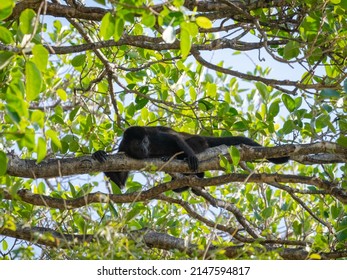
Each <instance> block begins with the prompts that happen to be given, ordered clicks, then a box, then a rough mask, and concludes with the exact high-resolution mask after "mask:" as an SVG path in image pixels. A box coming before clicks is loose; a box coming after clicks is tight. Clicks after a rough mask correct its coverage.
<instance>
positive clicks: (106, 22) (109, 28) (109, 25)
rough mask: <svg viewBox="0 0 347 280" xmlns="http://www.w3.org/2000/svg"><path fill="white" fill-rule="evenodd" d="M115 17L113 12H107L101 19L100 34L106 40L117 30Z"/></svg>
mask: <svg viewBox="0 0 347 280" xmlns="http://www.w3.org/2000/svg"><path fill="white" fill-rule="evenodd" d="M115 23H116V22H115V19H114V17H113V16H112V14H111V13H107V14H106V15H104V17H103V18H102V20H101V25H100V36H101V38H103V39H104V40H108V39H110V38H111V37H112V36H113V34H114V31H115Z"/></svg>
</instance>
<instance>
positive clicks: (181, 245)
mask: <svg viewBox="0 0 347 280" xmlns="http://www.w3.org/2000/svg"><path fill="white" fill-rule="evenodd" d="M0 234H1V235H5V236H9V237H13V238H18V239H22V240H26V241H29V242H34V243H36V244H40V245H45V246H49V247H53V248H72V247H73V246H76V245H83V244H84V243H86V242H87V243H91V242H97V241H98V242H103V241H104V240H103V238H101V237H99V236H96V235H78V234H74V235H73V234H62V233H60V232H58V231H55V230H52V229H49V228H43V227H33V228H29V227H20V226H17V228H16V229H15V230H10V229H5V228H0ZM126 235H128V237H129V238H130V239H133V240H134V241H135V242H137V243H139V242H144V243H145V244H146V246H147V247H149V248H157V249H161V250H166V251H170V250H178V251H180V252H181V253H185V254H187V255H188V256H191V257H199V258H202V257H205V258H207V259H208V258H210V257H211V258H213V257H214V255H215V254H216V253H218V254H220V253H221V251H222V252H223V253H224V255H225V256H226V257H227V258H236V257H237V256H238V255H240V254H246V255H248V256H252V255H254V251H244V250H242V249H244V245H242V244H241V245H235V246H228V247H221V246H213V245H210V246H209V247H208V248H207V249H205V250H201V249H199V246H197V245H196V244H194V243H191V242H188V243H187V242H186V240H184V239H182V238H177V237H174V236H172V235H169V234H166V233H159V232H156V231H153V230H148V229H142V230H137V231H132V232H129V233H127V234H126ZM265 249H266V250H267V251H277V252H278V253H279V255H280V256H281V257H282V258H284V259H293V260H294V259H295V260H305V259H308V258H309V255H310V253H308V252H307V251H306V250H305V249H303V248H296V249H292V248H285V247H277V246H268V245H266V246H265ZM320 256H321V258H322V259H336V258H343V257H347V251H340V252H326V253H320Z"/></svg>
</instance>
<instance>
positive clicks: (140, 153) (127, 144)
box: [122, 126, 150, 159]
mask: <svg viewBox="0 0 347 280" xmlns="http://www.w3.org/2000/svg"><path fill="white" fill-rule="evenodd" d="M149 144H150V143H149V138H148V133H147V131H146V130H145V129H144V128H143V127H141V126H132V127H129V128H128V129H126V130H125V131H124V135H123V140H122V145H123V149H124V151H125V153H126V154H128V155H129V156H130V157H133V158H137V159H144V158H148V155H149Z"/></svg>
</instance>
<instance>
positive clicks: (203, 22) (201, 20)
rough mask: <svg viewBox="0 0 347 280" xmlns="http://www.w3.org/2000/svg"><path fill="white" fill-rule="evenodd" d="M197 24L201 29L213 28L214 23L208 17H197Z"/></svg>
mask: <svg viewBox="0 0 347 280" xmlns="http://www.w3.org/2000/svg"><path fill="white" fill-rule="evenodd" d="M196 24H197V25H198V26H199V27H201V28H205V29H209V28H212V22H211V21H210V20H209V19H208V18H207V17H197V18H196Z"/></svg>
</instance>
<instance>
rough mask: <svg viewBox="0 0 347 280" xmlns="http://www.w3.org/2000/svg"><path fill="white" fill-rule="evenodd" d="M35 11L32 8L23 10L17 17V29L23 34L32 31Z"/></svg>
mask: <svg viewBox="0 0 347 280" xmlns="http://www.w3.org/2000/svg"><path fill="white" fill-rule="evenodd" d="M35 17H36V13H35V11H34V10H32V9H26V10H24V11H23V12H22V13H21V14H20V17H19V29H20V31H22V32H23V33H24V34H32V33H33V32H34V19H35Z"/></svg>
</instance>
